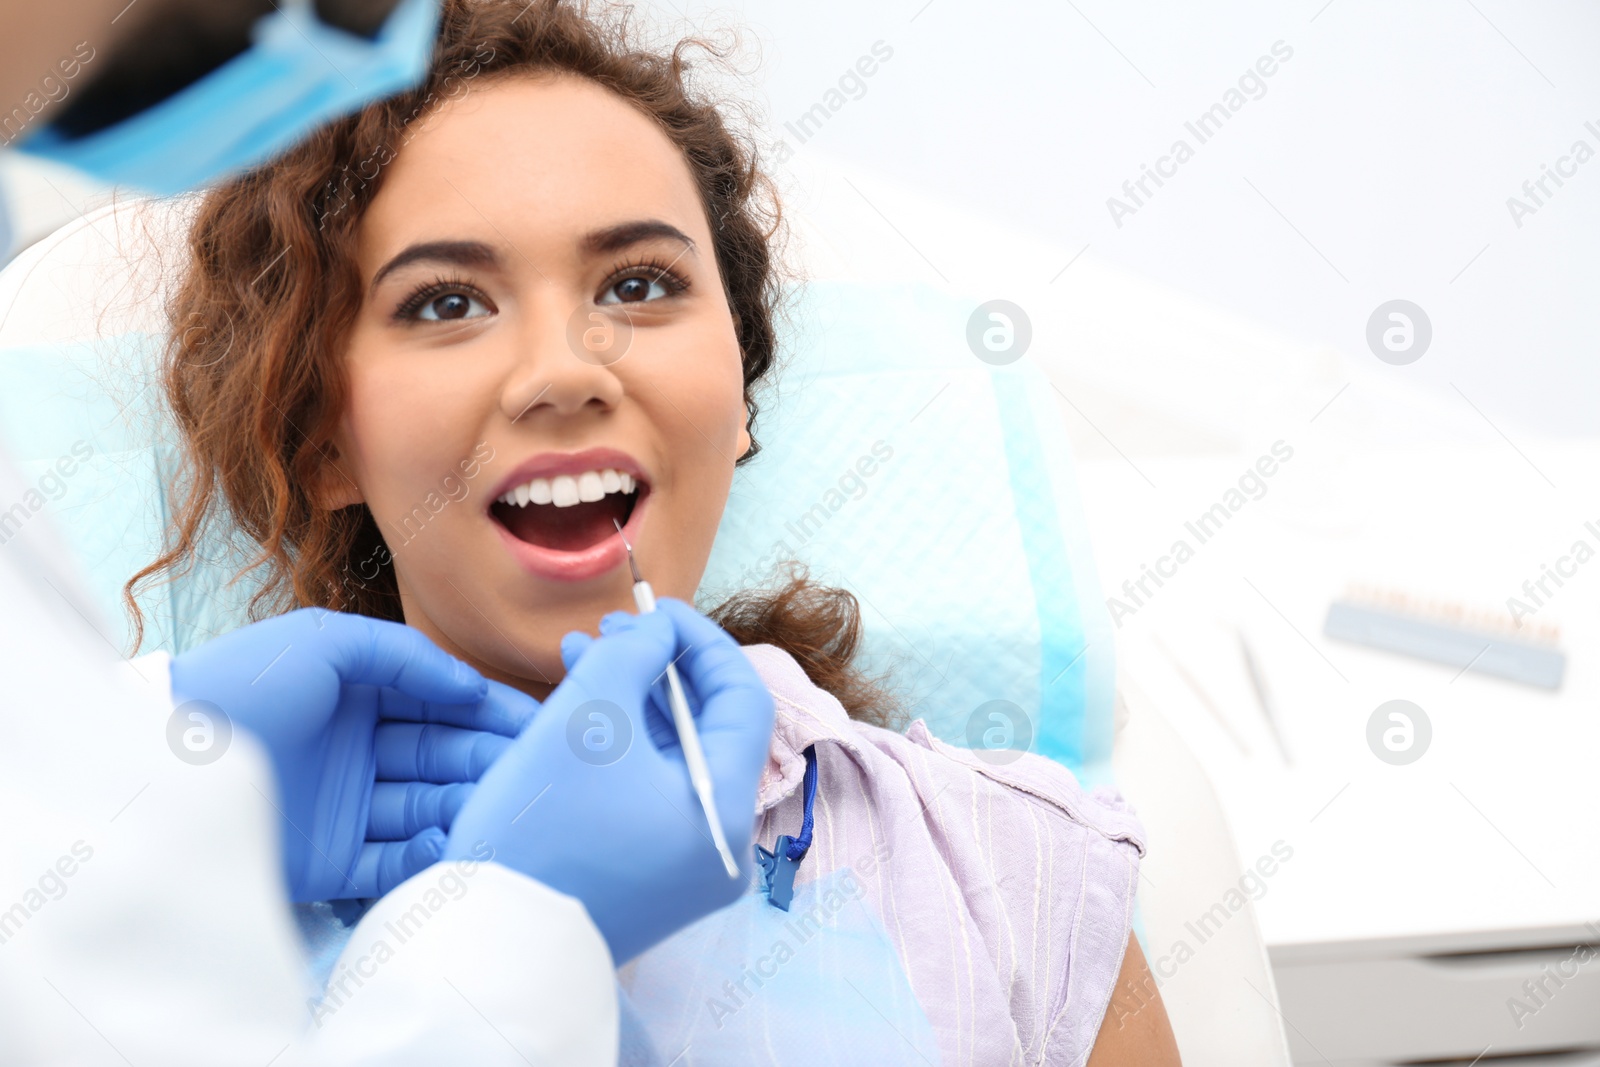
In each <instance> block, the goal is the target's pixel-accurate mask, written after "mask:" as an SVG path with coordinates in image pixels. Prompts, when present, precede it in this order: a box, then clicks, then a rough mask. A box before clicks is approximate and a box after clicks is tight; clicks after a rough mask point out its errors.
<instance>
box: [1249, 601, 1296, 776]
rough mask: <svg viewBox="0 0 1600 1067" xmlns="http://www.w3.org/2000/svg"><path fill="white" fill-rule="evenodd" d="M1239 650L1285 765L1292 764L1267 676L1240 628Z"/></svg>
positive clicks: (1268, 727)
mask: <svg viewBox="0 0 1600 1067" xmlns="http://www.w3.org/2000/svg"><path fill="white" fill-rule="evenodd" d="M1238 634H1239V651H1240V652H1241V653H1242V654H1243V655H1244V669H1245V673H1246V674H1248V675H1249V676H1250V688H1251V689H1253V690H1254V691H1255V694H1256V702H1257V703H1258V704H1260V705H1261V714H1263V715H1265V716H1266V717H1267V729H1268V731H1269V732H1270V733H1271V734H1272V740H1273V741H1275V742H1276V743H1277V745H1278V752H1279V753H1281V754H1282V756H1283V765H1284V766H1285V767H1288V766H1291V765H1292V764H1293V763H1294V758H1293V757H1292V756H1290V755H1289V746H1288V745H1287V744H1285V743H1284V740H1283V727H1282V726H1281V725H1279V723H1278V712H1277V708H1276V707H1275V706H1274V705H1273V703H1272V695H1271V693H1270V692H1269V691H1268V690H1267V679H1266V676H1265V675H1263V674H1262V673H1261V664H1260V663H1259V662H1257V660H1256V656H1255V653H1254V652H1253V651H1251V649H1250V642H1249V641H1248V640H1246V638H1245V636H1244V631H1243V630H1239V631H1238Z"/></svg>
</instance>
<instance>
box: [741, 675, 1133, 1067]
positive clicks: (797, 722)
mask: <svg viewBox="0 0 1600 1067" xmlns="http://www.w3.org/2000/svg"><path fill="white" fill-rule="evenodd" d="M745 652H746V654H747V655H748V656H749V658H750V660H751V662H752V663H753V664H754V665H755V667H756V670H757V672H758V673H760V675H761V677H762V680H763V681H764V682H765V683H766V685H767V688H768V690H769V691H770V692H771V693H772V695H773V700H774V703H775V704H776V706H777V719H776V724H775V727H774V730H773V741H772V748H771V753H770V758H769V763H768V766H767V769H766V772H765V774H764V776H763V779H762V783H761V792H760V795H759V798H758V805H759V807H760V813H761V817H762V819H763V830H764V831H765V832H766V833H767V835H768V837H769V838H770V837H772V836H774V835H775V834H776V833H779V832H783V833H794V832H797V828H798V826H799V825H800V798H799V796H797V793H798V792H799V791H800V786H801V783H802V779H803V777H804V773H805V767H806V763H807V760H806V758H805V752H806V751H807V750H808V749H809V750H811V751H812V752H813V753H814V755H815V757H816V764H817V775H818V783H817V793H816V837H815V840H814V842H813V844H812V853H811V854H810V855H815V856H817V859H816V861H813V860H812V859H811V858H810V855H808V858H807V861H806V862H807V863H811V864H813V868H814V869H813V872H812V874H813V876H815V875H816V872H827V871H839V870H843V869H847V870H848V872H850V873H851V874H852V876H853V877H856V878H857V879H858V880H859V882H860V884H861V886H862V890H863V892H864V894H865V895H866V897H867V898H868V899H869V900H870V901H871V902H872V904H873V906H874V908H875V910H876V913H877V914H879V915H880V916H882V917H883V919H884V922H885V924H886V926H887V927H888V928H889V929H890V931H891V936H892V937H893V939H894V941H895V944H896V946H897V947H898V949H899V951H900V954H901V958H902V959H903V960H904V962H905V965H906V968H907V972H908V973H909V974H911V975H912V976H913V980H914V982H913V984H914V985H915V987H916V989H917V996H918V999H919V1001H920V1002H921V1003H922V1004H923V1006H924V1007H925V1008H926V1009H927V1010H928V1012H929V1017H930V1018H934V1017H938V1018H940V1019H941V1020H944V1021H945V1022H947V1023H949V1024H950V1025H953V1026H955V1027H956V1028H957V1029H958V1030H959V1032H960V1035H961V1037H960V1039H959V1040H957V1041H956V1045H957V1046H958V1048H961V1047H965V1048H971V1047H1001V1045H1002V1044H1003V1043H1005V1042H1011V1043H1013V1044H1014V1046H1015V1047H1016V1048H1018V1049H1020V1050H1021V1051H1022V1052H1023V1054H1024V1055H1023V1058H1024V1059H1025V1060H1026V1061H1027V1062H1039V1063H1052V1064H1054V1063H1081V1062H1083V1060H1084V1059H1086V1058H1087V1056H1088V1050H1089V1049H1090V1048H1091V1047H1092V1046H1093V1044H1094V1038H1095V1034H1096V1033H1097V1032H1098V1031H1099V1027H1100V1024H1101V1021H1102V1019H1103V1018H1104V1015H1105V1011H1106V1006H1107V1004H1109V1002H1110V998H1111V992H1112V989H1113V987H1114V985H1115V982H1116V977H1117V974H1118V972H1119V971H1120V969H1121V966H1122V960H1123V956H1124V954H1125V953H1126V951H1127V939H1128V936H1129V930H1130V927H1131V923H1132V918H1133V908H1134V899H1135V896H1136V894H1137V890H1138V883H1139V863H1140V860H1141V859H1142V857H1143V854H1144V848H1145V845H1144V830H1143V828H1142V827H1141V826H1140V824H1139V820H1138V818H1137V817H1136V816H1135V815H1134V813H1133V810H1132V809H1131V808H1130V807H1129V806H1128V805H1127V803H1125V802H1124V801H1123V800H1122V798H1121V797H1120V796H1119V795H1118V794H1117V793H1116V792H1115V791H1114V790H1111V789H1106V788H1101V789H1094V790H1085V789H1084V788H1083V787H1082V785H1081V784H1080V783H1079V781H1078V779H1077V778H1076V777H1075V776H1074V775H1073V774H1072V772H1071V771H1069V770H1068V769H1067V768H1066V767H1063V766H1061V765H1060V764H1057V763H1055V762H1053V761H1051V760H1047V759H1044V758H1043V757H1040V756H1037V755H1033V754H1030V753H1018V754H1016V755H1015V758H1012V757H1011V754H1009V753H1008V754H1005V755H1001V754H999V753H987V752H984V753H980V752H974V751H970V750H967V749H964V748H960V747H958V746H955V745H950V744H946V743H944V742H943V741H940V740H939V739H938V738H936V737H934V736H933V734H932V733H931V732H930V731H929V730H928V728H927V726H926V725H925V724H923V723H921V722H920V721H919V722H915V723H913V724H912V725H911V727H910V728H909V729H908V730H907V731H906V732H905V733H903V734H902V733H897V732H896V731H893V730H885V729H882V728H880V727H876V726H870V725H867V724H865V723H860V722H856V721H853V720H851V719H850V718H849V717H848V716H847V715H846V714H845V711H844V708H843V706H842V705H841V704H840V703H839V701H838V700H836V699H835V698H834V697H833V696H832V695H831V694H829V693H828V692H827V691H825V690H823V689H821V688H819V687H817V686H815V685H813V684H812V683H811V681H810V679H808V678H807V677H806V675H805V672H804V671H803V670H802V669H801V667H800V665H799V664H798V663H797V662H795V660H794V659H793V658H792V657H791V656H789V655H788V653H786V652H784V651H783V650H782V649H779V648H776V647H774V646H770V645H751V646H746V647H745ZM952 1020H954V1022H952ZM964 1042H965V1044H964Z"/></svg>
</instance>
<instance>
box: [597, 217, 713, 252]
mask: <svg viewBox="0 0 1600 1067" xmlns="http://www.w3.org/2000/svg"><path fill="white" fill-rule="evenodd" d="M655 237H665V238H668V239H669V240H673V241H678V242H681V243H682V244H683V246H684V248H685V250H687V251H690V252H693V251H695V244H694V238H692V237H690V236H689V235H688V234H686V233H684V232H683V231H682V230H680V229H678V228H677V227H676V226H674V225H672V223H670V222H663V221H661V220H660V219H637V220H635V221H632V222H619V223H618V224H617V225H615V226H607V227H606V228H605V229H603V230H593V231H591V232H590V233H588V234H586V235H585V236H584V238H583V240H582V241H581V242H580V243H579V247H581V248H582V249H583V251H584V252H586V253H587V254H589V255H602V254H604V253H606V252H617V251H620V250H621V249H624V248H627V247H628V246H629V245H636V244H638V243H639V242H641V241H648V240H650V239H651V238H655Z"/></svg>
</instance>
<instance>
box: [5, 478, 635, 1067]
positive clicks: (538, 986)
mask: <svg viewBox="0 0 1600 1067" xmlns="http://www.w3.org/2000/svg"><path fill="white" fill-rule="evenodd" d="M29 488H30V487H29V486H27V485H26V484H25V483H23V482H22V481H21V479H20V478H19V477H18V476H17V474H16V471H15V469H14V468H13V467H11V465H10V464H9V462H8V461H7V459H6V457H5V456H4V455H0V520H5V521H0V607H3V610H0V811H3V812H4V813H5V824H4V827H3V829H0V1035H4V1037H3V1039H0V1065H4V1064H12V1063H26V1064H29V1065H37V1064H62V1065H66V1064H71V1065H74V1067H96V1065H100V1064H107V1065H115V1067H125V1065H126V1064H128V1063H138V1064H144V1063H151V1064H155V1063H159V1064H162V1065H163V1067H188V1065H195V1067H200V1065H205V1067H221V1065H229V1064H240V1065H251V1067H261V1065H263V1064H267V1063H274V1064H275V1065H277V1067H286V1065H288V1064H291V1063H319V1064H326V1065H331V1064H335V1063H343V1062H347V1063H411V1062H428V1063H439V1062H449V1063H471V1062H474V1060H473V1057H474V1056H477V1054H478V1053H479V1052H480V1050H481V1051H482V1055H481V1057H479V1058H478V1061H479V1062H487V1063H498V1062H514V1063H521V1062H522V1057H521V1056H520V1055H518V1056H516V1057H515V1058H513V1057H512V1051H511V1047H510V1045H509V1044H508V1042H521V1044H520V1046H518V1047H520V1048H523V1049H527V1050H530V1051H531V1050H542V1049H544V1048H547V1047H548V1048H551V1049H554V1050H556V1051H557V1052H559V1053H561V1054H563V1055H567V1054H568V1053H569V1051H570V1058H568V1059H565V1060H559V1059H552V1060H547V1061H545V1062H560V1063H574V1064H577V1063H583V1064H588V1063H601V1062H613V1061H614V1053H612V1059H611V1060H607V1059H606V1055H607V1051H606V1050H608V1049H614V1048H615V1041H616V1037H615V1033H616V1022H615V1020H616V1001H615V987H614V985H613V984H612V979H611V977H610V960H609V957H608V956H606V954H605V948H604V945H603V943H600V941H599V935H598V933H596V932H595V931H594V929H593V927H592V925H589V924H588V919H587V917H586V916H585V915H584V914H583V912H582V909H581V908H579V907H578V906H577V904H576V902H574V901H571V900H569V899H567V898H564V897H560V896H559V895H557V894H555V893H554V892H553V891H551V890H548V889H546V888H544V887H542V886H539V885H537V884H536V883H533V882H532V881H530V880H528V879H519V878H517V877H515V876H512V875H511V874H510V872H506V871H501V870H499V869H498V868H496V867H493V866H492V865H488V864H486V865H483V867H482V869H480V870H478V871H476V872H475V873H474V874H473V876H472V878H471V880H470V881H469V882H468V883H467V884H469V886H470V888H469V889H468V890H467V891H466V892H465V893H464V894H463V895H462V896H461V898H460V899H459V900H452V901H449V903H448V904H447V905H446V906H444V907H443V908H440V909H437V911H435V910H433V909H431V908H430V918H429V920H428V923H429V927H428V928H427V929H426V933H423V934H419V935H418V936H417V937H416V938H414V939H408V940H407V942H406V943H405V944H404V945H400V946H397V947H396V948H395V955H394V958H393V959H392V960H391V961H390V962H389V963H386V964H385V965H384V967H383V969H382V973H381V975H379V977H380V978H381V979H382V980H381V981H374V982H373V983H371V984H369V985H368V987H367V988H364V989H361V990H358V991H357V992H358V995H357V996H355V997H352V998H351V999H350V1000H349V1001H348V1002H347V1003H346V1004H345V1005H344V1006H343V1007H341V1008H340V1009H339V1010H338V1013H337V1017H336V1018H335V1019H334V1020H328V1019H326V1018H325V1019H324V1020H323V1022H324V1025H323V1026H322V1027H317V1026H316V1025H315V1020H314V1019H313V1017H312V1012H311V1010H310V1007H309V1003H308V1001H309V997H310V995H311V990H310V988H309V987H308V985H307V982H306V978H305V961H304V956H303V953H302V951H301V948H300V944H299V934H298V932H297V930H296V928H295V926H294V923H293V920H292V918H291V915H290V910H289V905H288V902H287V900H286V898H285V895H284V892H283V888H282V886H283V879H282V872H281V869H280V859H279V849H278V842H277V826H278V824H277V818H276V812H275V807H274V803H275V802H274V800H273V788H274V786H273V780H272V774H271V768H270V766H269V765H268V762H267V760H266V757H265V754H264V752H263V751H262V750H261V749H260V748H259V746H258V745H257V744H256V743H255V742H254V740H253V739H252V738H250V737H248V736H246V735H244V734H242V733H236V734H234V735H233V736H232V737H231V739H229V741H228V742H227V744H226V745H218V746H217V747H218V748H219V749H220V750H221V751H220V752H219V755H218V758H216V759H215V760H214V761H212V762H209V763H197V762H195V760H194V759H193V758H192V752H188V750H186V749H184V746H183V745H182V744H181V741H179V740H177V739H176V737H177V736H181V729H182V726H183V723H182V722H181V721H180V720H178V719H177V718H176V717H175V716H174V714H173V709H172V706H171V702H170V699H169V697H168V688H167V684H166V678H165V671H164V670H157V669H152V664H151V663H150V662H149V661H143V662H139V663H135V664H134V665H133V666H132V668H131V669H130V666H129V665H128V664H126V663H124V662H123V661H122V660H121V659H120V657H119V650H118V649H116V648H115V646H114V644H113V642H112V641H111V639H110V638H109V637H108V636H107V633H108V629H109V628H108V627H107V626H106V625H105V624H104V622H103V621H102V620H101V619H100V618H99V616H98V615H97V613H96V611H95V608H94V606H93V604H92V602H91V601H90V598H88V597H87V596H85V595H84V594H83V592H82V591H81V589H80V586H79V584H78V581H77V578H76V575H75V574H74V573H73V572H72V571H71V568H70V565H68V564H67V563H66V562H65V561H64V560H63V558H62V553H61V552H60V550H59V548H58V541H57V539H56V538H55V537H54V536H53V533H52V531H51V530H50V529H49V521H48V516H47V515H44V514H40V513H38V512H37V509H34V508H32V507H31V505H29V504H28V503H27V500H28V498H27V496H26V495H25V494H26V493H27V491H28V489H29ZM14 501H20V502H22V503H21V505H20V510H19V507H13V506H10V505H12V503H13V502H14ZM141 671H142V674H141V673H140V672H141ZM175 728H176V729H177V730H178V731H179V733H178V734H177V735H175V734H174V729H175ZM180 750H182V751H185V752H188V755H189V756H190V758H188V759H183V758H180V757H179V755H178V753H179V751H180ZM432 871H433V872H437V873H432V872H424V874H422V875H419V876H418V877H417V878H415V879H412V881H411V882H410V883H407V886H405V887H402V888H404V889H405V890H406V895H404V896H396V897H395V898H393V901H392V903H390V902H387V901H386V902H384V903H381V904H380V905H379V908H378V909H376V910H375V911H374V912H373V913H372V914H371V915H369V916H368V920H369V921H367V922H366V923H364V924H363V925H362V926H361V927H358V930H360V931H361V932H362V939H363V940H361V941H358V942H352V945H351V950H352V952H355V953H356V955H355V957H354V958H353V960H352V962H351V964H350V965H351V966H352V967H358V966H360V953H361V952H362V951H366V949H363V948H362V947H361V946H363V945H365V946H367V948H368V949H375V947H376V946H375V944H374V939H375V938H379V937H381V936H382V933H383V932H384V931H386V929H387V926H386V925H385V924H387V923H389V922H394V924H395V925H396V927H397V928H398V927H399V926H400V924H401V922H402V920H403V919H404V918H405V914H404V913H405V912H406V911H408V910H409V909H410V908H412V907H414V906H415V905H416V904H417V903H419V902H420V903H422V904H424V905H428V904H430V903H431V900H432V898H430V897H428V892H429V884H428V879H429V878H430V877H432V878H437V877H440V876H442V875H443V874H445V873H446V871H447V869H441V868H438V867H436V868H433V869H432ZM497 872H498V873H497ZM433 888H434V889H437V890H439V891H440V892H443V893H445V895H446V896H447V897H448V895H449V890H448V887H439V886H437V885H435V886H433ZM417 892H420V893H421V894H422V899H421V900H420V901H417V900H416V899H414V894H415V893H417ZM412 921H413V923H415V922H417V921H419V916H417V915H416V913H413V920H412ZM369 935H371V936H369ZM452 935H454V936H452ZM553 935H554V936H556V940H555V941H554V942H551V941H550V940H547V939H548V938H550V937H551V936H553ZM413 948H414V949H416V951H414V952H410V951H408V950H410V949H413ZM602 970H603V971H604V972H605V988H604V991H603V992H602V991H601V989H600V985H601V983H600V982H599V980H598V977H597V975H598V973H599V972H600V971H602ZM446 980H448V981H446ZM452 985H453V986H454V987H455V988H454V989H452ZM492 986H494V987H495V988H491V987H492ZM553 991H554V992H553ZM435 993H437V994H438V995H437V996H436V995H435ZM447 996H448V997H453V998H454V1000H453V1001H450V1000H446V999H444V997H447ZM391 1005H393V1006H391ZM464 1012H465V1013H466V1014H463V1013H464ZM331 1022H338V1023H340V1024H343V1025H342V1026H341V1027H340V1028H339V1030H338V1031H337V1036H335V1033H336V1031H335V1030H334V1029H333V1028H332V1027H331V1026H330V1023H331ZM468 1024H475V1026H476V1030H469V1029H465V1028H464V1027H465V1026H467V1025H468ZM591 1024H593V1025H596V1026H599V1027H602V1028H603V1033H602V1039H601V1040H598V1041H595V1042H593V1043H592V1048H593V1049H594V1050H595V1051H594V1052H593V1053H591V1046H589V1045H585V1044H584V1043H583V1041H582V1038H581V1035H580V1031H583V1030H584V1029H585V1028H586V1027H588V1026H590V1025H591ZM546 1026H549V1027H550V1028H551V1029H550V1030H548V1031H545V1030H544V1029H543V1028H544V1027H546ZM394 1027H403V1028H404V1032H405V1033H406V1034H407V1035H408V1036H409V1037H410V1038H411V1039H414V1041H415V1042H416V1046H415V1047H416V1048H417V1049H432V1050H436V1051H439V1050H446V1049H448V1050H451V1051H449V1052H448V1053H442V1054H439V1055H431V1056H413V1055H412V1054H411V1053H409V1052H407V1051H406V1050H404V1049H402V1048H400V1047H399V1043H398V1042H396V1041H395V1040H394V1039H393V1036H392V1034H391V1032H390V1031H391V1028H394ZM486 1027H496V1028H499V1029H500V1030H501V1031H502V1032H503V1034H504V1036H505V1037H506V1039H507V1042H502V1043H501V1045H500V1050H499V1051H498V1052H497V1051H495V1050H494V1049H493V1048H492V1047H491V1046H490V1045H488V1044H487V1043H485V1042H483V1041H482V1040H481V1038H480V1037H479V1034H480V1033H481V1032H483V1031H484V1030H485V1028H486ZM591 1036H592V1035H591ZM452 1039H458V1041H457V1043H456V1044H454V1045H452V1044H450V1042H451V1040H452ZM496 1040H499V1039H498V1038H496ZM459 1050H467V1052H468V1054H467V1055H457V1054H455V1053H456V1051H459ZM334 1057H338V1058H334ZM496 1057H498V1059H497V1058H496ZM535 1062H539V1061H538V1060H536V1061H535Z"/></svg>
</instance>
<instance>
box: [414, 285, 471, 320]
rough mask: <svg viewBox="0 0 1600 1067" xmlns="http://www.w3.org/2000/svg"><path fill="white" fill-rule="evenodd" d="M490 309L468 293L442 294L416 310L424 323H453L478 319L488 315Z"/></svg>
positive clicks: (417, 315)
mask: <svg viewBox="0 0 1600 1067" xmlns="http://www.w3.org/2000/svg"><path fill="white" fill-rule="evenodd" d="M488 313H489V309H488V308H487V307H485V306H484V304H483V302H482V301H481V300H475V299H473V298H472V297H471V296H470V295H468V294H467V293H463V292H449V293H440V294H439V295H438V296H435V297H431V298H429V299H428V300H427V301H425V302H424V303H423V304H422V306H421V307H419V308H417V310H416V317H417V318H419V319H422V320H423V321H424V322H451V321H455V320H458V319H476V318H479V317H480V316H483V315H487V314H488Z"/></svg>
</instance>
